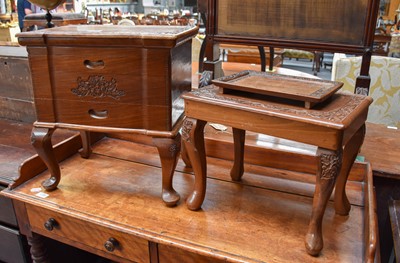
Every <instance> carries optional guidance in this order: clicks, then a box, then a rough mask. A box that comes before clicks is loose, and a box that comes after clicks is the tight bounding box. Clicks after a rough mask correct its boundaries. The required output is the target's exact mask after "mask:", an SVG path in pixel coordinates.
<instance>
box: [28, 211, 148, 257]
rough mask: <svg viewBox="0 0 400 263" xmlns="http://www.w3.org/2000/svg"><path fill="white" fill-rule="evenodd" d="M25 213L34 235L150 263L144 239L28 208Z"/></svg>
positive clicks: (102, 253)
mask: <svg viewBox="0 0 400 263" xmlns="http://www.w3.org/2000/svg"><path fill="white" fill-rule="evenodd" d="M26 209H27V213H28V218H29V222H30V224H31V228H32V231H34V232H36V233H38V234H41V235H44V236H48V237H50V238H53V239H57V240H60V241H63V242H67V241H68V240H69V241H70V244H74V245H75V246H77V245H78V244H81V246H83V247H84V246H89V247H90V248H93V249H96V250H97V252H96V253H97V254H99V255H102V256H105V257H107V256H109V257H110V258H113V257H115V256H117V257H123V258H125V259H128V260H132V261H134V262H149V258H150V257H149V246H148V242H147V241H146V240H145V239H141V238H139V237H136V236H134V235H129V234H127V233H122V232H119V231H116V230H113V229H110V228H107V227H104V226H99V225H97V224H94V223H91V222H89V221H87V220H85V221H82V220H78V219H76V218H73V217H71V216H66V215H62V214H59V213H54V212H52V211H50V210H47V209H44V208H39V207H36V206H32V205H29V204H27V205H26ZM66 240H67V241H66ZM77 243H78V244H77ZM113 259H114V258H113Z"/></svg>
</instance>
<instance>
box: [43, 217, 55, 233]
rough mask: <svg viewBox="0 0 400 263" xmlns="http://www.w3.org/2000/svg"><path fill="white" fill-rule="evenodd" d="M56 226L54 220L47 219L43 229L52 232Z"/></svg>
mask: <svg viewBox="0 0 400 263" xmlns="http://www.w3.org/2000/svg"><path fill="white" fill-rule="evenodd" d="M57 226H58V223H57V221H56V220H55V219H54V218H49V219H48V220H47V221H46V222H45V223H44V228H46V229H47V230H49V231H53V229H54V228H55V227H57Z"/></svg>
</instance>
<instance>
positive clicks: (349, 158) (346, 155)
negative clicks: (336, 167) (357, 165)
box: [335, 125, 365, 216]
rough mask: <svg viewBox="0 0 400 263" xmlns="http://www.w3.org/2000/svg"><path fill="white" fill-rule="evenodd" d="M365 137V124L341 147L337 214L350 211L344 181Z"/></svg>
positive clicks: (336, 200) (336, 191)
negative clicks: (341, 160)
mask: <svg viewBox="0 0 400 263" xmlns="http://www.w3.org/2000/svg"><path fill="white" fill-rule="evenodd" d="M364 137H365V125H363V126H361V128H360V129H359V130H358V131H357V132H356V133H355V134H354V135H353V137H352V138H351V139H350V140H349V141H348V142H347V144H346V145H345V146H344V149H343V158H342V159H343V163H342V169H341V170H340V174H339V176H338V178H337V180H336V188H335V211H336V214H338V215H344V216H345V215H348V214H349V211H350V207H351V205H350V202H349V199H348V198H347V195H346V182H347V177H348V176H349V173H350V169H351V167H352V166H353V163H354V160H355V159H356V157H357V154H358V151H359V150H360V148H361V145H362V143H363V141H364Z"/></svg>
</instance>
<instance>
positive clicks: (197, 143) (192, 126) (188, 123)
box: [182, 118, 207, 210]
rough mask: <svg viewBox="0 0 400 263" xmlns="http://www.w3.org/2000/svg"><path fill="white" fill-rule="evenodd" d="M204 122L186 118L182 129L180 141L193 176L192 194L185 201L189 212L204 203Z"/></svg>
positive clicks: (205, 167) (205, 166)
mask: <svg viewBox="0 0 400 263" xmlns="http://www.w3.org/2000/svg"><path fill="white" fill-rule="evenodd" d="M206 123H207V122H206V121H202V120H196V119H192V118H186V120H185V121H184V122H183V127H182V139H183V143H184V145H185V146H184V147H185V148H186V151H187V154H188V156H189V158H190V160H191V162H192V167H193V172H194V175H195V179H194V180H195V181H194V188H193V192H192V193H191V194H190V195H189V197H188V199H187V200H186V205H187V207H188V208H189V209H190V210H198V209H200V207H201V204H202V203H203V201H204V197H205V195H206V185H207V163H206V152H205V147H204V126H205V125H206Z"/></svg>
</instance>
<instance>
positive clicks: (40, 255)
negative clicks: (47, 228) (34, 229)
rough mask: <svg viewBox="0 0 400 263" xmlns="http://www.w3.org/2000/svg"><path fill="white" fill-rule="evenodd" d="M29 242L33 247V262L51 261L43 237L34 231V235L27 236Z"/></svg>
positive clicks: (44, 262)
mask: <svg viewBox="0 0 400 263" xmlns="http://www.w3.org/2000/svg"><path fill="white" fill-rule="evenodd" d="M27 240H28V244H29V246H30V247H31V249H30V253H31V258H32V262H33V263H47V262H50V261H49V258H48V254H47V249H46V247H45V245H44V242H43V237H42V236H40V235H38V234H35V233H32V236H30V237H29V236H28V237H27Z"/></svg>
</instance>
